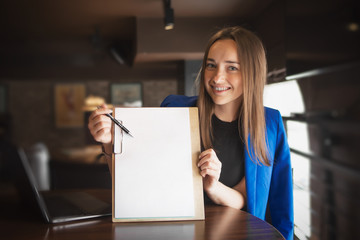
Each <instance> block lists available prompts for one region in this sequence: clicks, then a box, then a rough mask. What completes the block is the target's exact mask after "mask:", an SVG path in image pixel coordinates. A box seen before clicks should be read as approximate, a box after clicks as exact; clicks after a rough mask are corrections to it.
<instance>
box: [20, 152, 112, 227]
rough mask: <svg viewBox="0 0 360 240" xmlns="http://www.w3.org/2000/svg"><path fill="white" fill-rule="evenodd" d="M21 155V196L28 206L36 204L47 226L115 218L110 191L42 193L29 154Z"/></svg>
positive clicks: (51, 191)
mask: <svg viewBox="0 0 360 240" xmlns="http://www.w3.org/2000/svg"><path fill="white" fill-rule="evenodd" d="M17 155H18V156H17V160H18V164H19V168H18V170H19V172H18V176H17V183H18V188H19V193H20V196H21V197H22V198H23V199H26V202H35V204H36V205H37V208H38V209H39V210H40V212H41V214H42V216H43V218H44V219H45V221H46V222H47V223H61V222H69V221H75V220H83V219H91V218H98V217H103V216H111V214H112V204H111V190H110V189H96V190H91V189H86V190H85V189H84V190H82V189H81V190H62V189H61V190H49V191H40V190H39V188H38V186H37V182H36V179H35V176H34V173H33V171H32V169H31V167H30V163H29V161H28V157H27V155H26V153H25V151H24V150H23V149H22V148H17Z"/></svg>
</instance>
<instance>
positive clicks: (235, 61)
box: [225, 60, 240, 65]
mask: <svg viewBox="0 0 360 240" xmlns="http://www.w3.org/2000/svg"><path fill="white" fill-rule="evenodd" d="M225 62H226V63H232V64H234V63H235V64H239V65H240V63H239V62H236V61H230V60H228V61H225Z"/></svg>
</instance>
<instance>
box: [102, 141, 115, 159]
mask: <svg viewBox="0 0 360 240" xmlns="http://www.w3.org/2000/svg"><path fill="white" fill-rule="evenodd" d="M111 147H112V146H111V144H109V143H103V144H102V145H101V148H102V152H103V154H104V155H105V157H110V158H111V155H112V149H111Z"/></svg>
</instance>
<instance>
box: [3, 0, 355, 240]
mask: <svg viewBox="0 0 360 240" xmlns="http://www.w3.org/2000/svg"><path fill="white" fill-rule="evenodd" d="M0 9H1V10H0V12H1V14H0V19H1V20H0V26H1V28H0V35H1V37H0V189H1V190H0V199H1V200H0V202H1V207H0V211H5V209H6V208H7V204H8V203H9V202H12V201H20V199H19V196H18V195H17V186H16V184H15V183H14V182H15V180H14V175H15V172H16V165H14V164H13V159H12V157H11V156H12V154H11V153H10V152H11V151H13V150H14V149H16V148H18V147H21V148H23V149H25V151H26V152H27V154H28V156H29V160H30V161H31V162H32V167H33V171H34V173H36V174H35V175H36V176H37V181H38V184H39V186H41V188H42V189H63V188H64V189H65V188H106V189H111V176H110V173H109V169H108V166H107V164H106V161H105V159H104V156H103V155H102V149H101V145H100V144H99V143H97V142H96V141H94V140H93V138H92V136H91V134H90V133H89V130H88V118H89V116H90V114H91V112H92V111H93V110H95V109H96V106H99V105H101V104H103V103H105V104H107V105H108V106H109V107H113V106H116V107H158V106H160V104H161V102H162V100H163V99H164V98H165V97H166V96H168V95H170V94H181V95H187V96H193V95H196V94H197V93H196V92H197V89H196V84H195V82H196V78H197V76H198V72H199V70H200V66H201V63H202V57H203V54H204V49H205V46H206V43H207V40H208V38H209V37H210V36H211V34H212V33H214V32H216V31H217V30H218V29H220V28H222V27H224V26H235V25H239V26H243V27H245V28H247V29H249V30H252V31H253V32H255V33H256V34H257V35H258V36H259V37H260V39H261V40H262V41H263V43H264V45H265V48H266V56H267V61H268V75H267V84H266V86H265V90H264V105H265V106H268V107H272V108H276V109H278V110H279V111H280V113H281V115H282V119H283V123H284V126H285V129H286V133H287V138H288V142H289V147H290V152H291V164H292V169H293V191H294V217H295V230H294V234H295V236H294V237H295V239H356V238H358V236H359V234H360V231H359V227H358V226H359V224H360V207H359V204H358V203H359V199H360V193H359V191H358V190H356V189H359V187H360V161H359V153H358V152H357V151H358V150H359V149H360V44H359V43H360V2H359V1H356V0H330V1H329V0H327V1H326V0H317V1H311V0H303V1H290V0H262V1H252V0H241V1H239V0H221V1H220V0H197V1H193V0H172V1H171V0H165V1H163V0H103V1H96V0H86V1H84V0H73V1H59V0H55V1H45V0H32V1H27V0H19V1H11V0H2V1H1V2H0Z"/></svg>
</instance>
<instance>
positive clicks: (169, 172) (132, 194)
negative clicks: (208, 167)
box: [114, 108, 195, 218]
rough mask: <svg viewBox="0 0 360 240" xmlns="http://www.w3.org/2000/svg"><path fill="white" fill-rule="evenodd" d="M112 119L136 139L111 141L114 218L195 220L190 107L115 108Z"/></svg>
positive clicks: (127, 138)
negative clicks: (113, 165)
mask: <svg viewBox="0 0 360 240" xmlns="http://www.w3.org/2000/svg"><path fill="white" fill-rule="evenodd" d="M115 118H116V119H118V120H119V121H122V123H123V125H124V126H125V127H126V128H128V129H129V130H130V132H131V133H132V135H133V136H134V138H132V137H130V136H128V135H127V134H125V133H124V134H123V137H121V136H117V137H118V138H119V139H122V141H115V144H120V143H119V142H121V144H122V146H121V153H120V154H115V176H114V177H115V218H169V217H171V218H177V217H192V216H194V215H195V213H194V212H195V211H194V189H193V178H192V156H191V138H190V120H189V109H187V108H115ZM115 132H116V134H119V133H120V131H115ZM115 138H116V137H115ZM115 148H116V146H115Z"/></svg>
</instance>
